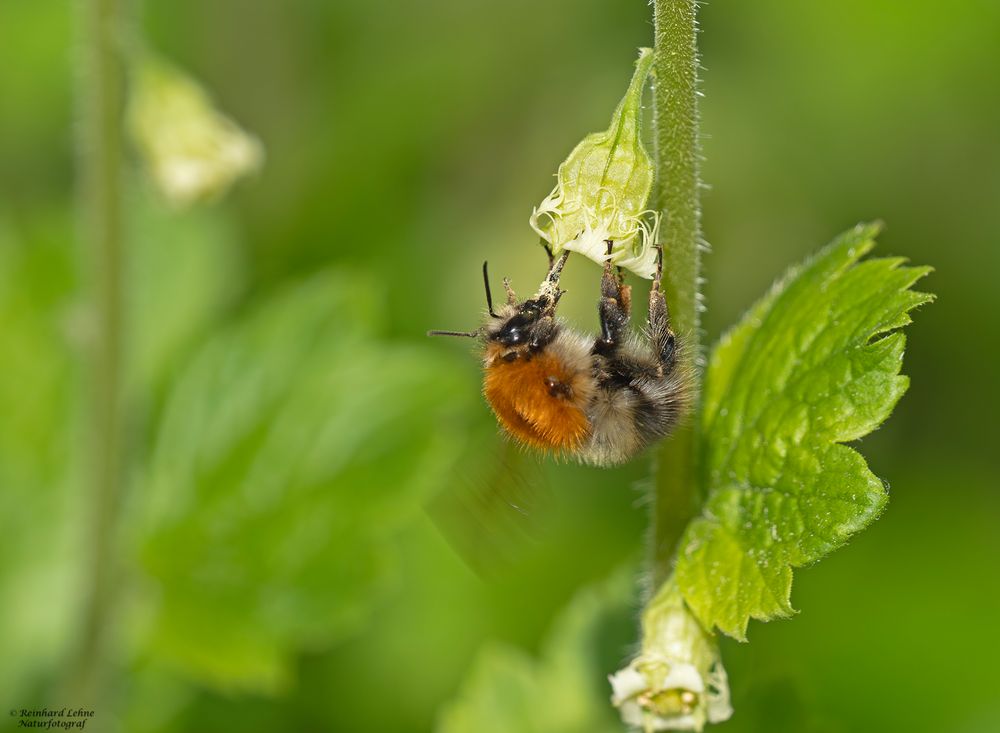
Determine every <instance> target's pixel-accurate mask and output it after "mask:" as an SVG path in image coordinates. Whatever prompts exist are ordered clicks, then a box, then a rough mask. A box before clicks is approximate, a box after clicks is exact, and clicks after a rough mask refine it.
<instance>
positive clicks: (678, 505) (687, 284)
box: [651, 0, 702, 586]
mask: <svg viewBox="0 0 1000 733" xmlns="http://www.w3.org/2000/svg"><path fill="white" fill-rule="evenodd" d="M696 11H697V2H696V0H654V3H653V23H654V28H655V42H654V46H653V55H654V61H653V68H654V72H655V75H656V80H655V85H654V87H653V117H654V123H655V126H656V176H657V193H656V207H657V208H658V209H659V210H660V211H661V212H662V213H663V221H664V226H663V232H664V236H663V247H664V250H663V268H664V275H665V276H664V290H665V292H666V297H667V304H668V306H669V308H670V313H671V319H672V322H673V327H674V330H675V331H676V332H677V333H678V336H679V339H680V340H681V343H682V344H683V348H682V350H681V354H680V358H681V360H682V362H683V363H682V367H683V368H684V369H685V370H686V371H687V372H688V373H690V374H691V376H692V379H691V383H692V386H693V388H694V389H695V394H694V395H693V399H692V410H691V414H690V416H689V417H688V420H687V422H686V424H685V426H684V427H683V428H682V429H681V430H679V431H678V433H677V434H676V435H675V436H674V437H673V438H672V439H671V440H668V441H666V442H665V443H664V444H663V447H662V448H661V449H660V452H659V455H658V456H657V469H656V476H655V485H654V501H653V510H652V511H653V517H652V548H651V551H652V558H651V563H652V575H653V581H654V583H655V584H656V586H659V585H660V584H661V583H662V582H663V581H664V580H665V579H666V578H667V576H668V575H669V574H670V572H671V570H672V569H673V561H674V560H673V558H674V553H675V551H676V549H677V544H678V542H679V541H680V536H681V533H682V532H683V531H684V527H685V526H686V525H687V523H688V521H689V520H690V519H691V518H692V517H693V516H694V515H695V514H696V513H697V511H698V509H699V506H700V503H701V497H700V496H699V493H698V484H697V481H696V465H695V460H696V437H697V431H698V425H697V414H698V409H697V392H696V389H697V380H696V379H695V378H694V375H695V374H696V370H697V365H698V360H699V354H700V349H701V347H700V343H699V338H700V331H699V309H700V296H699V292H698V289H699V284H700V283H699V278H700V271H701V248H702V237H701V207H700V203H699V200H700V194H701V178H700V174H699V167H700V166H699V164H700V145H699V132H698V123H699V120H698V88H697V87H698V48H697V19H696Z"/></svg>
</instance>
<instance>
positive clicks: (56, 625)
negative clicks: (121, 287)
mask: <svg viewBox="0 0 1000 733" xmlns="http://www.w3.org/2000/svg"><path fill="white" fill-rule="evenodd" d="M70 231H71V227H70V221H69V219H68V217H64V216H57V215H52V216H50V217H49V219H48V220H47V221H46V223H45V225H43V226H36V227H34V228H31V229H30V231H29V230H28V228H23V229H21V230H18V231H15V230H14V229H13V227H11V226H10V225H9V223H8V219H7V218H6V217H3V216H0V363H2V364H3V379H0V594H2V595H3V597H4V598H5V599H7V601H6V602H5V603H3V604H2V605H0V649H3V654H2V655H0V700H4V701H9V702H10V703H11V704H17V703H18V702H20V701H23V699H24V698H23V697H18V696H23V695H24V694H25V692H24V690H25V688H26V687H27V686H28V685H30V684H31V683H33V682H35V681H36V675H40V674H43V673H45V672H52V671H53V668H54V667H55V665H56V664H57V663H58V661H59V659H60V655H61V653H62V652H63V651H64V645H65V644H66V642H67V641H68V639H69V633H70V626H71V620H72V618H73V614H74V612H75V611H76V607H75V604H74V601H75V591H76V588H77V581H76V578H77V577H78V575H79V573H78V568H77V564H76V560H77V558H78V557H79V553H78V552H77V551H76V547H75V546H74V544H73V539H74V533H73V528H74V526H75V524H76V522H75V521H74V520H75V519H76V518H77V516H78V512H79V502H78V501H76V500H75V492H73V491H72V490H71V484H70V482H71V480H72V477H73V476H74V475H75V472H74V469H79V465H78V460H77V459H78V457H79V456H78V454H77V453H76V452H75V451H74V450H73V448H74V441H73V439H74V438H75V437H78V436H76V435H75V430H74V424H75V417H76V409H77V393H76V390H75V389H74V388H75V386H76V381H77V380H78V378H79V375H78V374H77V372H76V368H75V359H74V356H75V353H74V350H73V349H72V348H71V346H70V344H69V341H68V339H67V335H68V333H67V332H68V330H69V328H70V321H71V319H70V318H69V317H68V316H69V305H70V301H71V298H72V296H73V291H74V287H75V272H74V268H73V257H72V250H71V249H70V247H69V246H68V245H67V242H68V241H69V239H70V238H71V235H70ZM75 325H81V324H80V323H76V324H75Z"/></svg>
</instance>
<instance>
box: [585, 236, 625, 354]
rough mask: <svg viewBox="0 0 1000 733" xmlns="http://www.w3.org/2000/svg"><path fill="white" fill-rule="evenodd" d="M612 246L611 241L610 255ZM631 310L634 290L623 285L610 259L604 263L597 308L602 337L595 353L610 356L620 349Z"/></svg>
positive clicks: (599, 338) (595, 347)
mask: <svg viewBox="0 0 1000 733" xmlns="http://www.w3.org/2000/svg"><path fill="white" fill-rule="evenodd" d="M611 246H612V243H611V241H610V240H609V241H608V254H609V255H610V254H611ZM631 308H632V288H630V287H629V286H628V285H624V284H622V278H621V275H620V273H618V272H616V268H615V267H614V266H613V265H612V264H611V259H610V257H609V258H608V260H607V261H606V262H605V263H604V274H603V275H601V300H600V302H599V303H598V306H597V311H598V313H599V315H600V318H601V335H600V336H599V337H598V339H597V342H596V343H595V344H594V351H596V352H597V353H601V354H610V353H612V352H613V351H614V350H615V349H616V348H617V347H618V344H619V343H621V340H622V338H623V336H624V334H625V331H626V329H627V328H628V321H629V317H630V315H631Z"/></svg>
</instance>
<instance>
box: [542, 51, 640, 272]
mask: <svg viewBox="0 0 1000 733" xmlns="http://www.w3.org/2000/svg"><path fill="white" fill-rule="evenodd" d="M652 66H653V52H652V51H651V50H650V49H648V48H643V49H640V51H639V60H638V61H637V62H636V70H635V74H634V75H633V77H632V82H631V84H629V88H628V91H627V92H626V93H625V97H624V99H622V101H621V102H620V103H619V105H618V108H617V109H616V110H615V113H614V115H613V116H612V118H611V126H610V127H609V128H608V129H607V130H605V131H604V132H596V133H593V134H590V135H587V136H586V137H585V138H584V139H583V141H582V142H581V143H580V144H579V145H577V146H576V148H574V149H573V152H571V153H570V154H569V157H568V158H566V160H565V161H563V163H562V164H561V165H560V166H559V172H558V173H557V174H556V181H557V182H556V187H555V188H554V189H553V190H552V193H550V194H549V195H548V196H547V197H546V198H545V199H544V200H543V201H542V203H541V204H539V205H538V207H537V208H535V209H534V210H533V211H532V213H531V218H530V223H531V227H532V229H534V230H535V231H536V232H538V234H539V235H540V236H541V237H542V238H543V239H544V240H546V241H547V242H548V243H549V244H550V245H551V247H552V250H553V252H554V253H556V254H558V253H559V252H561V251H562V250H564V249H567V250H570V251H572V252H579V253H580V254H583V255H585V256H587V257H589V258H590V259H592V260H594V261H595V262H598V263H602V264H603V263H604V262H605V261H606V260H607V259H608V247H607V244H606V242H607V241H609V240H610V241H611V242H612V249H611V260H612V262H614V263H615V264H616V265H618V266H619V267H623V268H625V269H627V270H631V271H632V272H634V273H636V274H637V275H639V276H641V277H645V278H652V277H653V275H654V273H655V271H656V251H655V250H654V249H653V246H652V245H653V244H655V243H656V242H655V240H656V232H657V228H658V226H659V215H658V214H657V213H656V212H654V211H650V210H647V209H646V205H647V202H648V201H649V193H650V191H651V190H652V187H653V176H654V169H653V161H652V160H651V159H650V157H649V154H648V153H647V152H646V149H645V147H644V146H643V144H642V138H641V134H640V120H641V117H642V92H643V89H644V88H645V84H646V78H647V77H648V76H649V73H650V70H651V69H652Z"/></svg>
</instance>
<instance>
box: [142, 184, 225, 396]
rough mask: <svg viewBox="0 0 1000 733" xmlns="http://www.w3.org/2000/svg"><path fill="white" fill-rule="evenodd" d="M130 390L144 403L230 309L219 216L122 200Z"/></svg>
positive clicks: (148, 197) (145, 197)
mask: <svg viewBox="0 0 1000 733" xmlns="http://www.w3.org/2000/svg"><path fill="white" fill-rule="evenodd" d="M126 213H127V216H128V222H127V223H128V232H129V244H130V247H129V252H128V257H127V260H126V265H127V267H128V268H129V271H128V276H127V278H126V282H127V283H128V285H129V288H128V292H127V297H128V302H127V308H126V314H127V317H128V319H129V334H128V336H129V338H128V348H129V358H128V362H129V364H128V367H129V369H128V371H129V375H128V376H129V383H130V384H129V386H130V388H131V390H132V392H133V394H134V395H135V396H137V397H140V398H144V397H148V396H149V395H150V393H152V392H158V391H160V390H161V389H163V387H164V386H165V383H166V381H167V380H168V378H169V377H170V376H171V374H172V369H173V368H175V367H176V366H177V365H178V361H179V360H180V359H181V357H183V356H184V355H185V354H186V353H187V352H188V351H189V350H190V349H192V348H193V347H194V345H195V343H196V341H197V339H198V337H200V336H202V335H204V333H205V331H206V329H207V327H209V326H210V325H211V324H212V323H213V321H214V320H216V319H217V318H218V317H219V316H220V314H221V312H222V310H223V309H224V308H225V307H226V306H227V305H228V304H229V302H230V301H231V299H232V297H233V295H234V294H235V291H236V289H237V288H238V286H239V282H240V278H239V275H240V267H239V258H238V252H237V249H236V241H237V236H236V232H235V231H234V228H233V226H232V224H231V223H229V221H227V219H226V218H225V216H224V215H223V212H222V211H221V210H220V209H218V208H209V207H202V208H198V209H193V210H190V211H185V212H176V211H171V210H170V209H168V208H167V207H166V206H165V205H163V204H160V203H158V202H157V201H156V200H155V199H154V197H153V196H152V194H151V192H149V191H145V190H141V189H140V190H137V191H135V192H133V193H132V194H131V195H130V197H129V204H128V206H127V207H126Z"/></svg>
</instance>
